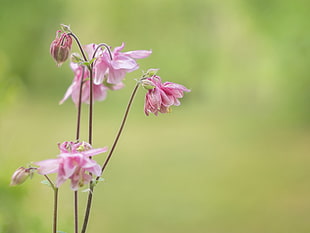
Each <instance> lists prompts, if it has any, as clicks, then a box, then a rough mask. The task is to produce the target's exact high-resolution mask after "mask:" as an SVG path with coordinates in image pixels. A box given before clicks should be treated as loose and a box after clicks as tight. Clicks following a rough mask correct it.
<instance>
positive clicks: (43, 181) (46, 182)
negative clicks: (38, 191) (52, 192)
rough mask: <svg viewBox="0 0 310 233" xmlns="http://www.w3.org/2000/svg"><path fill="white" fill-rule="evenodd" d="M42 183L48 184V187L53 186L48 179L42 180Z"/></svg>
mask: <svg viewBox="0 0 310 233" xmlns="http://www.w3.org/2000/svg"><path fill="white" fill-rule="evenodd" d="M41 183H42V184H45V185H47V186H48V187H52V186H51V184H50V182H48V181H47V180H42V181H41Z"/></svg>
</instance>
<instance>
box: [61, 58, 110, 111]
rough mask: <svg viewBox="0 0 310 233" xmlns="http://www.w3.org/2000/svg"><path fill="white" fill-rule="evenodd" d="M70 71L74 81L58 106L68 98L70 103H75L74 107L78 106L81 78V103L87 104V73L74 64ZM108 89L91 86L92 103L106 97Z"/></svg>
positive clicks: (100, 85) (81, 67) (88, 82)
mask: <svg viewBox="0 0 310 233" xmlns="http://www.w3.org/2000/svg"><path fill="white" fill-rule="evenodd" d="M71 69H72V70H73V72H74V79H73V82H72V84H71V85H70V86H69V88H68V89H67V91H66V93H65V95H64V97H63V99H62V100H61V101H60V102H59V104H62V103H64V102H65V101H66V100H67V99H68V98H69V97H70V96H71V98H72V101H73V102H74V103H75V105H78V103H79V97H80V86H81V79H82V78H83V84H82V93H81V94H82V98H81V102H82V103H87V104H89V101H90V95H89V94H90V93H89V89H90V81H89V71H88V69H87V68H86V67H83V66H80V65H78V64H76V63H73V62H72V63H71ZM108 89H109V88H108V87H106V86H104V85H103V84H98V85H96V84H94V85H93V100H94V101H102V100H104V99H105V98H106V96H107V91H108Z"/></svg>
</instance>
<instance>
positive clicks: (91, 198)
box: [81, 82, 140, 233]
mask: <svg viewBox="0 0 310 233" xmlns="http://www.w3.org/2000/svg"><path fill="white" fill-rule="evenodd" d="M139 84H140V82H138V83H137V84H136V86H135V88H134V90H133V92H132V94H131V97H130V99H129V102H128V105H127V108H126V111H125V114H124V117H123V120H122V123H121V126H120V128H119V130H118V133H117V135H116V138H115V140H114V143H113V145H112V148H111V151H110V153H109V155H108V157H107V159H106V160H105V162H104V164H103V166H102V169H101V171H102V173H103V171H104V169H105V168H106V166H107V164H108V162H109V160H110V158H111V156H112V154H113V151H114V149H115V147H116V145H117V142H118V140H119V138H120V136H121V134H122V131H123V129H124V125H125V123H126V120H127V116H128V113H129V110H130V107H131V105H132V102H133V99H134V97H135V95H136V93H137V90H138V87H139ZM102 173H101V174H102ZM99 178H100V176H97V177H96V181H98V180H99ZM93 191H94V185H93V183H92V182H91V183H90V191H89V193H88V200H87V206H86V211H85V216H84V222H83V227H82V231H81V233H85V232H86V228H87V224H88V219H89V214H90V209H91V205H92V200H93Z"/></svg>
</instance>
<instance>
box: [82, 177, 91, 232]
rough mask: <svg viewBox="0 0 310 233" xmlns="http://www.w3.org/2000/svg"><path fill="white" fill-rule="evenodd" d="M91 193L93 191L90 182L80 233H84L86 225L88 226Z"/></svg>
mask: <svg viewBox="0 0 310 233" xmlns="http://www.w3.org/2000/svg"><path fill="white" fill-rule="evenodd" d="M93 191H94V185H93V183H92V182H91V183H90V190H89V192H88V198H87V206H86V210H85V216H84V222H83V226H82V231H81V233H85V232H86V228H87V224H88V219H89V214H90V209H91V204H92V200H93Z"/></svg>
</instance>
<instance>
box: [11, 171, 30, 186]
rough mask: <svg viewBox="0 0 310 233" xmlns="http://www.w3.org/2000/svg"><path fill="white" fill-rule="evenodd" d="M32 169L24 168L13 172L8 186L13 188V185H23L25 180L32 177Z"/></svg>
mask: <svg viewBox="0 0 310 233" xmlns="http://www.w3.org/2000/svg"><path fill="white" fill-rule="evenodd" d="M33 169H34V168H24V167H20V168H18V169H17V170H16V171H15V172H14V174H13V176H12V178H11V184H10V185H11V186H15V185H19V184H22V183H24V182H25V180H27V178H28V177H29V176H31V175H32V172H33V171H32V170H33Z"/></svg>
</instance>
